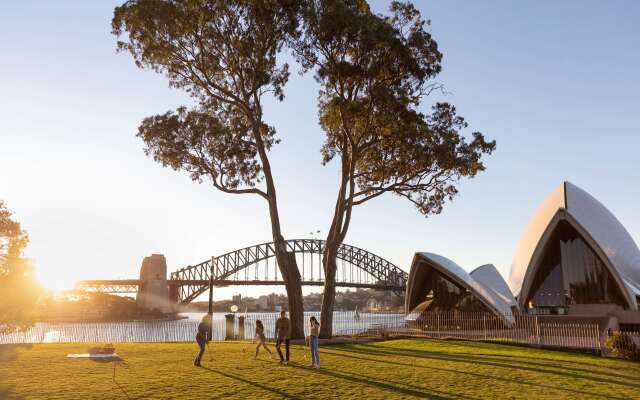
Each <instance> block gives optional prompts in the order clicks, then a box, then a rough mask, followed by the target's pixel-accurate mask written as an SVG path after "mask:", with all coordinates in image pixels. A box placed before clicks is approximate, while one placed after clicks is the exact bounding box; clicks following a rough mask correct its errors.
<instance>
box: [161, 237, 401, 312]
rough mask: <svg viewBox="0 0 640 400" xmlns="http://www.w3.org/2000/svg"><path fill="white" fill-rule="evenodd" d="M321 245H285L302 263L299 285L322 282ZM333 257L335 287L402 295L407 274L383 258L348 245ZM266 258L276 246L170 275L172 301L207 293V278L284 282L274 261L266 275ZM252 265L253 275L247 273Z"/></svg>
mask: <svg viewBox="0 0 640 400" xmlns="http://www.w3.org/2000/svg"><path fill="white" fill-rule="evenodd" d="M325 244H326V242H325V241H324V240H320V239H292V240H287V241H286V247H287V251H288V252H291V253H294V254H296V256H297V259H298V258H301V260H302V263H300V262H299V263H298V264H299V268H300V269H301V280H302V284H303V285H318V286H319V285H323V284H324V278H323V268H322V264H321V255H322V253H323V252H324V248H325ZM313 255H317V259H318V260H317V263H316V268H315V270H314V265H313V264H311V268H307V267H306V265H305V256H307V257H308V259H310V260H311V262H312V263H313V260H314V258H311V257H310V256H313ZM337 258H338V260H341V261H342V263H339V265H338V271H337V272H336V286H338V287H360V288H373V289H383V290H392V291H393V292H394V293H396V294H397V295H401V294H402V293H404V290H405V287H406V282H407V273H406V272H404V271H403V270H401V269H400V268H398V267H397V266H396V265H394V264H393V263H391V262H389V261H387V260H385V259H384V258H382V257H380V256H377V255H375V254H373V253H371V252H369V251H366V250H363V249H360V248H358V247H355V246H351V245H348V244H342V245H340V247H339V248H338V253H337ZM271 259H273V260H275V245H274V243H273V242H268V243H261V244H257V245H253V246H249V247H245V248H242V249H238V250H234V251H231V252H228V253H225V254H222V255H220V256H217V257H212V258H211V259H209V260H206V261H203V262H201V263H199V264H196V265H192V266H187V267H185V268H181V269H179V270H177V271H175V272H173V273H171V277H170V279H169V281H168V283H169V287H170V291H171V297H172V298H173V299H174V300H176V301H177V302H179V303H183V304H184V303H189V302H191V301H193V300H194V299H195V298H197V297H198V296H200V295H201V294H203V293H205V292H206V291H207V290H208V289H209V279H210V278H212V281H213V285H214V286H229V285H239V284H242V285H281V284H283V281H282V277H281V276H280V273H279V270H278V267H277V265H276V263H277V261H276V262H274V263H272V264H273V265H272V271H271V270H270V266H269V264H268V262H269V260H271ZM261 263H263V264H266V266H265V267H264V268H265V269H264V271H260V270H259V269H260V265H261ZM300 264H302V265H300ZM252 266H253V267H254V269H253V271H249V269H250V268H251V267H252ZM354 270H355V272H356V276H354ZM249 272H253V274H250V273H249ZM347 272H348V273H350V275H349V276H345V274H346V273H347ZM262 273H264V274H265V279H262V277H261V276H259V275H260V274H262ZM314 273H315V275H314ZM270 274H271V275H270ZM270 276H272V277H273V279H271V278H270Z"/></svg>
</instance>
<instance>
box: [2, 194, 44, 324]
mask: <svg viewBox="0 0 640 400" xmlns="http://www.w3.org/2000/svg"><path fill="white" fill-rule="evenodd" d="M28 242H29V236H28V235H27V233H26V232H25V231H24V230H22V228H21V227H20V224H19V223H18V222H17V221H15V220H14V219H13V217H12V214H11V212H10V211H9V210H8V209H7V207H6V206H5V204H4V202H3V201H2V200H0V293H2V296H3V301H2V302H0V333H7V332H12V331H15V330H20V329H26V328H28V327H30V326H31V325H33V322H34V318H35V313H36V306H37V302H38V299H39V293H40V290H39V288H38V287H37V284H36V282H35V279H34V277H33V273H32V272H33V270H32V268H31V266H30V265H29V264H28V262H27V260H26V259H24V258H23V255H22V252H23V250H24V248H25V247H26V246H27V243H28Z"/></svg>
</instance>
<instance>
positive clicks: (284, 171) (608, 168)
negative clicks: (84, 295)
mask: <svg viewBox="0 0 640 400" xmlns="http://www.w3.org/2000/svg"><path fill="white" fill-rule="evenodd" d="M118 3H119V2H117V1H115V2H111V1H106V0H105V1H100V2H87V1H59V2H45V1H40V2H36V1H20V2H8V3H7V4H4V5H3V6H2V9H1V10H0V48H1V49H2V53H0V199H3V200H4V201H5V202H6V204H7V205H8V207H9V208H10V209H11V210H13V211H14V214H15V218H16V219H17V220H19V221H20V222H21V224H22V226H23V228H24V229H26V230H27V231H28V233H29V235H30V238H31V242H30V243H29V246H28V248H27V250H26V255H27V256H28V257H30V258H31V259H32V260H33V262H34V265H35V266H36V268H37V271H38V276H39V277H40V279H41V280H42V282H43V283H44V284H45V285H47V286H49V287H52V288H65V287H69V286H71V285H72V283H73V282H74V281H75V280H78V279H105V278H109V279H115V278H137V276H138V274H139V267H140V264H141V262H142V259H143V257H145V256H147V255H150V254H152V253H161V254H164V255H165V256H166V257H167V263H168V269H169V271H173V270H176V269H178V268H180V267H183V266H186V265H191V264H195V263H198V262H200V261H203V260H205V259H207V258H209V257H211V256H213V255H217V254H221V253H225V252H227V251H232V250H235V249H238V248H242V247H245V246H249V245H252V244H256V243H261V242H265V241H270V240H271V239H270V238H271V231H270V225H269V220H268V214H267V207H266V203H265V202H264V201H263V200H261V199H259V198H258V197H257V196H237V195H228V194H223V193H221V192H218V191H216V190H215V189H214V188H213V187H212V186H211V185H210V184H208V183H206V182H204V183H203V184H197V183H195V182H192V181H191V180H190V179H189V177H188V176H187V175H186V174H184V173H179V172H175V171H173V170H170V169H166V168H162V167H161V166H160V165H159V164H156V163H155V162H154V161H153V160H151V159H150V158H148V157H146V156H145V155H144V153H143V151H142V148H143V145H142V142H141V140H140V139H138V138H136V137H135V133H136V132H137V127H138V125H139V123H140V121H141V120H142V119H143V118H144V117H147V116H150V115H154V114H159V113H164V112H166V111H167V110H170V109H175V108H176V107H177V106H180V105H188V104H190V100H189V98H188V97H187V96H186V95H185V94H184V93H182V92H180V91H178V90H175V89H170V88H168V85H167V81H166V79H165V78H164V77H163V76H160V75H158V74H156V73H154V72H152V71H148V70H141V69H138V68H137V67H136V66H135V65H134V63H133V61H132V59H131V57H130V56H129V55H128V54H124V53H117V52H116V50H115V43H116V38H115V37H114V36H113V35H112V34H111V33H110V31H111V27H110V21H111V17H112V14H113V8H114V7H115V6H117V5H118ZM416 3H417V4H418V8H419V9H420V10H421V12H422V13H423V15H424V16H425V17H426V18H428V19H430V20H431V26H430V31H431V33H432V34H433V36H434V37H435V39H436V41H437V42H438V44H439V48H440V49H441V51H442V52H443V54H444V60H443V72H442V73H441V74H440V75H439V77H438V81H439V82H441V83H443V84H444V85H445V87H446V89H447V91H448V92H449V94H448V95H447V96H446V101H449V102H451V103H453V104H454V105H455V106H456V108H457V110H458V112H459V114H461V115H463V116H464V117H465V118H466V119H467V121H468V122H469V124H470V127H469V131H468V132H466V133H467V134H470V133H471V131H475V130H477V131H481V132H482V133H484V134H485V136H486V137H487V138H489V139H495V140H496V141H497V150H496V152H495V153H494V154H493V155H491V156H489V157H487V158H486V161H485V164H486V167H487V169H486V171H485V172H483V173H481V174H479V175H478V176H477V177H476V178H474V179H471V180H463V181H461V182H460V184H459V190H460V193H459V195H458V196H457V197H456V198H455V199H454V201H452V202H449V203H447V204H446V206H445V208H444V210H443V212H442V213H441V214H439V215H436V216H429V217H428V218H425V217H424V216H421V215H420V214H419V213H418V211H417V210H416V209H415V208H414V207H413V206H412V205H411V204H409V203H408V202H407V201H405V200H403V199H401V198H399V197H396V196H393V195H388V196H386V197H381V198H379V199H376V200H374V201H371V202H369V203H367V204H365V205H363V206H360V207H358V208H357V209H356V210H355V211H354V215H353V220H352V223H351V227H350V229H349V233H348V236H347V238H346V243H348V244H352V245H355V246H358V247H361V248H364V249H367V250H369V251H371V252H373V253H376V254H378V255H380V256H382V257H384V258H386V259H388V260H390V261H391V262H393V263H395V264H396V265H398V266H399V267H401V268H403V269H405V270H408V269H409V266H410V262H411V258H412V256H413V254H414V253H415V252H416V251H429V252H434V253H438V254H442V255H444V256H446V257H448V258H450V259H452V260H454V261H455V262H456V263H458V264H459V265H461V266H462V267H463V268H465V269H466V270H468V271H470V270H472V269H473V268H475V267H476V266H479V265H481V264H485V263H493V264H495V265H496V267H497V268H498V270H499V271H500V272H501V273H502V274H503V276H504V277H505V278H507V277H508V275H509V269H510V266H511V259H512V257H513V254H514V251H515V248H516V245H517V242H518V240H519V237H520V235H521V233H522V231H523V229H524V228H525V226H526V224H527V222H528V220H529V218H530V217H531V216H532V215H533V213H534V211H535V210H536V208H537V207H538V206H539V205H540V204H541V203H542V201H543V200H544V199H545V197H546V196H547V195H548V194H550V193H551V192H552V191H553V189H554V188H555V187H557V186H558V185H559V184H561V183H562V181H563V180H568V181H571V182H573V183H574V184H576V185H578V186H580V187H582V188H583V189H585V190H586V191H587V192H589V193H590V194H592V195H593V196H594V197H596V198H597V199H598V200H600V201H601V202H602V203H603V204H604V205H605V206H607V207H608V208H609V209H610V210H611V211H612V212H613V213H614V214H615V215H616V216H617V218H618V219H619V220H620V221H621V222H622V224H623V225H624V226H625V227H626V228H627V230H628V231H629V232H630V234H631V236H632V237H633V238H634V239H635V240H636V242H637V243H640V209H639V207H638V200H637V199H639V198H640V184H639V183H640V168H638V167H639V166H640V129H639V128H638V118H639V117H640V78H639V77H638V72H639V71H640V51H639V49H638V47H639V43H640V25H639V24H638V23H637V17H638V16H639V15H640V2H637V1H635V0H627V1H623V0H615V1H584V0H580V1H570V0H565V1H562V2H552V1H532V0H531V1H518V2H514V1H497V0H496V1H486V2H477V1H474V0H468V1H462V0H459V1H445V0H439V1H428V0H425V1H420V2H416ZM371 4H372V5H373V7H374V8H375V9H376V10H378V11H384V9H385V8H386V4H387V3H386V2H382V1H372V2H371ZM317 90H318V87H317V85H316V83H315V82H314V80H313V78H312V77H311V76H309V75H306V76H299V75H297V74H292V76H291V79H290V81H289V83H288V85H287V86H286V88H285V95H286V98H285V100H284V101H283V102H281V103H279V102H277V101H275V100H272V99H269V100H267V103H266V114H265V119H266V121H267V122H268V123H269V124H271V125H273V126H275V127H276V130H277V134H278V137H279V138H281V139H282V143H280V144H279V145H277V146H275V147H274V148H273V151H272V153H271V155H270V157H271V162H272V164H273V170H274V175H275V179H276V184H277V190H278V196H279V203H280V211H281V218H282V227H283V232H284V234H285V236H286V237H287V238H308V237H309V232H310V231H312V230H313V231H315V230H320V231H321V236H322V235H323V234H325V233H326V231H327V228H328V225H329V223H330V217H331V212H332V205H333V203H334V199H335V195H336V191H337V184H338V170H337V169H336V165H335V163H334V164H331V165H329V166H322V165H321V163H320V151H319V149H320V146H321V144H322V140H323V133H322V131H321V129H320V128H319V126H318V123H317V108H316V98H317ZM433 101H435V99H426V100H425V102H424V108H425V110H426V109H428V107H429V106H430V105H431V103H432V102H433ZM273 290H274V288H269V287H259V288H241V287H236V288H225V289H220V290H216V292H215V297H216V298H228V297H230V295H231V294H234V293H242V294H243V295H254V296H255V295H260V294H264V293H266V292H271V291H273ZM277 290H281V289H277ZM309 290H311V289H309ZM313 290H315V291H317V290H318V289H317V288H316V289H313ZM307 291H308V290H307Z"/></svg>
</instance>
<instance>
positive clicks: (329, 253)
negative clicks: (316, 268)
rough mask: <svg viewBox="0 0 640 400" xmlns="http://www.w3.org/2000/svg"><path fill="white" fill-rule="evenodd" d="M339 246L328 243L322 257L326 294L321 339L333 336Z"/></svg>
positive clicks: (322, 312) (323, 297)
mask: <svg viewBox="0 0 640 400" xmlns="http://www.w3.org/2000/svg"><path fill="white" fill-rule="evenodd" d="M338 246H339V245H338V244H335V243H332V244H329V243H328V242H327V244H326V247H325V252H324V255H323V257H322V264H323V266H324V292H323V294H322V308H321V314H320V337H321V338H323V339H328V338H331V336H332V335H333V307H334V304H335V299H336V266H337V264H336V256H337V253H338Z"/></svg>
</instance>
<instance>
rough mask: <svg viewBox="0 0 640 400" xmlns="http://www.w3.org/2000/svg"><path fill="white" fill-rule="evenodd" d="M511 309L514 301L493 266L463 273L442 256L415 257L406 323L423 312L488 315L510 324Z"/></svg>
mask: <svg viewBox="0 0 640 400" xmlns="http://www.w3.org/2000/svg"><path fill="white" fill-rule="evenodd" d="M514 307H516V301H515V298H514V297H513V294H512V293H511V291H510V290H509V287H508V286H507V284H506V282H505V281H504V279H503V278H502V276H501V275H500V273H499V272H498V271H497V270H496V268H495V267H494V266H493V265H491V264H487V265H483V266H481V267H478V268H476V269H475V270H474V271H472V272H471V273H467V272H466V271H465V270H464V269H463V268H462V267H460V266H459V265H458V264H456V263H454V262H453V261H451V260H449V259H448V258H445V257H443V256H440V255H437V254H433V253H416V254H415V256H414V258H413V262H412V265H411V271H410V273H409V280H408V282H407V293H406V297H405V310H406V311H407V318H408V319H410V320H411V319H413V320H415V319H419V318H420V316H421V315H422V314H423V313H426V312H449V311H461V312H491V313H494V314H495V315H496V316H498V317H500V318H501V319H503V320H504V321H505V322H506V323H512V322H513V314H512V311H513V308H514Z"/></svg>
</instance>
